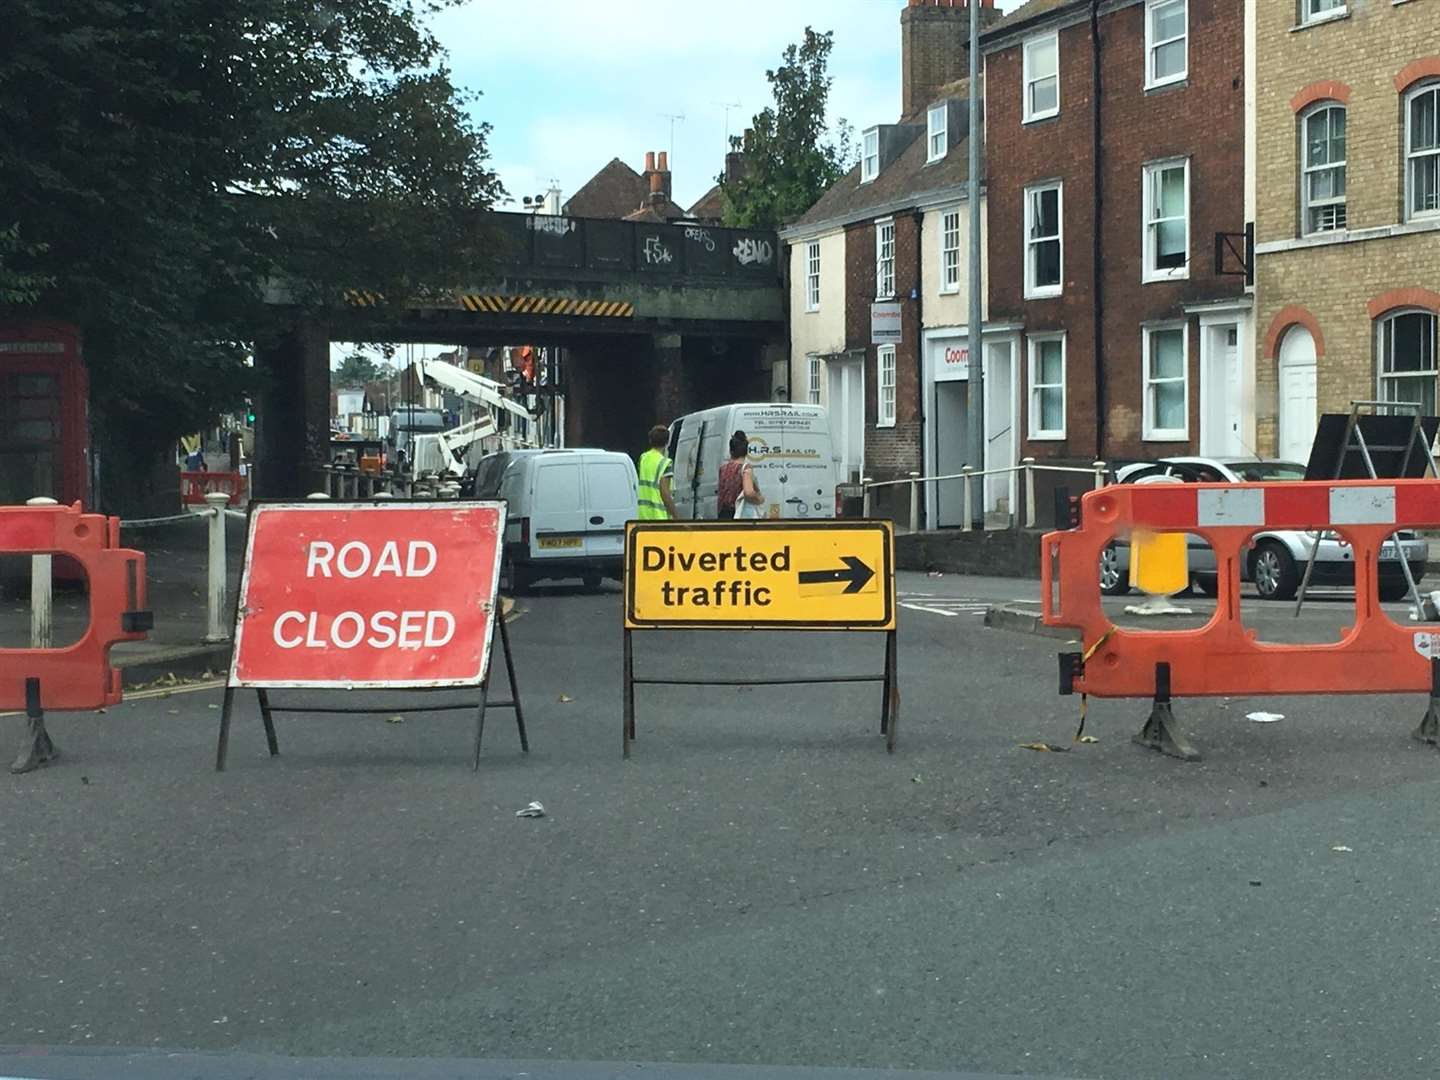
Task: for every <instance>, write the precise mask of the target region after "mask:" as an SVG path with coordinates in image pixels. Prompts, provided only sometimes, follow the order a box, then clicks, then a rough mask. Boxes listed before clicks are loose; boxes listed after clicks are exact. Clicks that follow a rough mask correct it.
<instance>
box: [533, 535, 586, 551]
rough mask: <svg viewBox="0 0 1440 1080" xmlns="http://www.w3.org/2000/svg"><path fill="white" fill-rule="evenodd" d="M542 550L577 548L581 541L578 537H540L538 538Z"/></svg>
mask: <svg viewBox="0 0 1440 1080" xmlns="http://www.w3.org/2000/svg"><path fill="white" fill-rule="evenodd" d="M538 539H539V541H540V546H541V547H542V548H550V549H554V548H578V547H579V546H580V545H581V543H582V541H581V538H580V537H578V536H541V537H539V538H538Z"/></svg>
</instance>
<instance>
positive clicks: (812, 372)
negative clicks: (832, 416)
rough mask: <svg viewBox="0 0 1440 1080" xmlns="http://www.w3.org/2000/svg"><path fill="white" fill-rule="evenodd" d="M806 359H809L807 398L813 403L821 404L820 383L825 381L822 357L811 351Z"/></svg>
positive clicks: (806, 373)
mask: <svg viewBox="0 0 1440 1080" xmlns="http://www.w3.org/2000/svg"><path fill="white" fill-rule="evenodd" d="M805 359H806V361H807V366H806V372H805V377H806V386H805V399H806V400H807V401H809V402H810V404H811V405H819V404H820V384H821V382H822V381H823V375H824V369H823V368H822V367H821V360H820V357H818V356H817V355H815V354H814V353H811V354H810V355H809V356H807V357H806V358H805Z"/></svg>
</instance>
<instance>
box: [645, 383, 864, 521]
mask: <svg viewBox="0 0 1440 1080" xmlns="http://www.w3.org/2000/svg"><path fill="white" fill-rule="evenodd" d="M735 431H743V432H745V434H746V435H747V436H749V438H750V461H751V463H752V464H753V465H754V467H755V483H756V484H757V485H758V486H759V488H760V494H761V495H763V496H764V497H765V502H764V504H762V506H761V507H760V510H761V513H762V515H763V516H765V517H770V518H833V517H834V516H835V487H836V485H837V484H838V483H839V478H840V467H839V462H838V461H837V460H836V458H835V449H834V447H833V446H832V445H831V442H830V417H829V415H828V414H827V413H826V411H825V408H824V407H823V406H821V405H788V404H785V403H783V402H780V403H764V402H762V403H757V404H740V405H721V406H719V407H717V408H714V409H706V410H704V411H703V412H697V413H691V414H690V415H688V416H682V417H681V418H680V419H678V420H676V421H675V422H674V423H673V424H671V425H670V450H669V453H670V456H671V457H672V458H673V459H674V460H675V482H674V484H673V485H672V487H671V494H673V495H674V496H675V508H676V510H678V511H679V514H678V516H679V517H680V518H681V519H682V520H704V519H707V518H714V517H715V516H716V513H717V508H716V504H715V489H716V487H717V485H718V484H719V479H720V465H721V463H722V462H724V461H727V460H729V458H730V435H731V434H732V433H733V432H735Z"/></svg>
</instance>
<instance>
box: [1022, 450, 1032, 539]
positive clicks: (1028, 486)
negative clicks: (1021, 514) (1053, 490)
mask: <svg viewBox="0 0 1440 1080" xmlns="http://www.w3.org/2000/svg"><path fill="white" fill-rule="evenodd" d="M1020 464H1022V465H1024V466H1025V527H1026V528H1027V529H1033V528H1035V459H1034V458H1033V457H1027V458H1021V459H1020Z"/></svg>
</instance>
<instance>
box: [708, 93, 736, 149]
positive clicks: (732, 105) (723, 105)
mask: <svg viewBox="0 0 1440 1080" xmlns="http://www.w3.org/2000/svg"><path fill="white" fill-rule="evenodd" d="M714 105H715V106H716V108H720V109H724V110H725V149H726V150H729V149H730V110H731V109H738V108H740V102H738V101H717V102H714Z"/></svg>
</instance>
